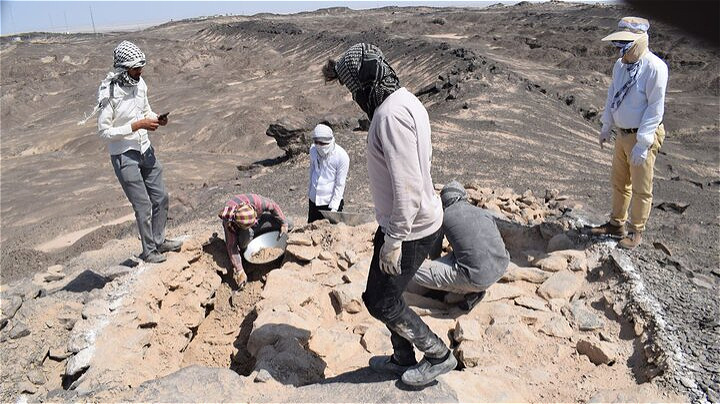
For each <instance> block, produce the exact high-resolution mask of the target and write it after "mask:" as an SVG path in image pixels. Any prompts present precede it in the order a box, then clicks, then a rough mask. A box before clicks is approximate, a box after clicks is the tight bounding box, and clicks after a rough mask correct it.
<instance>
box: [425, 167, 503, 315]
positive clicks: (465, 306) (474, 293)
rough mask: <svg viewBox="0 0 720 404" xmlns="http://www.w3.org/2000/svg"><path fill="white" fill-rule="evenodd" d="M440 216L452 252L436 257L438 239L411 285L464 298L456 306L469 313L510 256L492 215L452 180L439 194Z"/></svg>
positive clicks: (496, 279)
mask: <svg viewBox="0 0 720 404" xmlns="http://www.w3.org/2000/svg"><path fill="white" fill-rule="evenodd" d="M440 198H441V199H442V204H443V210H444V216H443V224H442V232H443V234H444V235H445V237H447V239H448V242H449V243H450V246H451V247H452V252H451V253H449V254H447V255H445V256H442V257H439V255H440V249H441V247H442V236H441V237H440V238H439V239H438V242H437V244H436V245H435V246H434V248H433V251H432V252H431V258H435V257H439V258H437V259H435V260H432V261H425V262H424V263H423V264H422V265H421V266H420V268H419V269H418V271H417V273H415V276H414V277H413V280H414V281H415V283H417V284H419V285H420V286H423V287H425V288H428V289H433V290H441V291H445V292H451V293H457V294H461V295H464V299H463V300H462V301H461V302H460V303H459V305H458V306H459V307H460V308H461V309H462V310H465V311H470V310H471V309H472V308H473V307H475V305H476V304H477V303H478V302H480V300H482V298H483V297H484V296H485V290H486V289H487V288H489V287H490V286H491V285H492V284H494V283H495V282H497V281H498V280H499V279H500V278H501V277H502V276H503V274H504V273H505V271H506V270H507V267H508V264H509V263H510V254H508V252H507V250H506V249H505V243H504V242H503V239H502V237H500V232H499V231H498V228H497V226H496V225H495V220H494V219H493V217H492V215H491V214H490V213H489V212H488V211H486V210H484V209H481V208H478V207H477V206H473V205H471V204H470V203H469V202H468V201H467V199H466V193H465V188H464V187H463V186H462V185H461V184H460V183H459V182H457V181H452V182H450V183H448V184H447V185H445V187H443V189H442V191H441V192H440Z"/></svg>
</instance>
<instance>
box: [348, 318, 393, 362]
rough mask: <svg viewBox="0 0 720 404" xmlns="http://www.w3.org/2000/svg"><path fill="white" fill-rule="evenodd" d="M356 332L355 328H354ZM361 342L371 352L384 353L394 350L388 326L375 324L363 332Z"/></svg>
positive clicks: (375, 353)
mask: <svg viewBox="0 0 720 404" xmlns="http://www.w3.org/2000/svg"><path fill="white" fill-rule="evenodd" d="M353 332H354V330H353ZM360 344H361V345H362V346H363V348H365V350H366V351H368V352H369V353H371V354H374V355H383V354H386V353H388V352H392V344H391V343H390V331H388V329H387V327H384V326H377V325H373V326H370V327H369V328H368V329H367V330H365V332H364V333H363V336H362V338H361V339H360Z"/></svg>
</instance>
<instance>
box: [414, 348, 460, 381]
mask: <svg viewBox="0 0 720 404" xmlns="http://www.w3.org/2000/svg"><path fill="white" fill-rule="evenodd" d="M457 364H458V362H457V359H455V355H453V353H452V351H450V352H449V354H448V357H447V359H445V360H444V361H442V362H440V363H438V364H436V365H433V364H432V363H430V362H429V361H428V360H427V358H423V360H421V361H420V363H418V364H417V365H416V366H413V367H411V368H410V369H408V370H406V371H405V373H403V375H402V378H401V380H402V381H403V383H405V384H407V385H409V386H425V385H427V384H429V383H431V382H432V381H433V380H435V379H437V377H438V376H440V375H442V374H445V373H447V372H449V371H451V370H454V369H455V368H456V367H457Z"/></svg>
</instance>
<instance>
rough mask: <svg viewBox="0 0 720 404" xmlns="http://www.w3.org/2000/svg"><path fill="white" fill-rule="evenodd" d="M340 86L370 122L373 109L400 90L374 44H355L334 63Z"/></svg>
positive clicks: (394, 77)
mask: <svg viewBox="0 0 720 404" xmlns="http://www.w3.org/2000/svg"><path fill="white" fill-rule="evenodd" d="M335 71H336V73H337V75H338V79H339V80H340V83H341V84H344V85H345V86H346V87H347V88H348V90H350V92H351V93H352V95H353V99H354V100H355V102H357V103H358V105H359V106H360V108H362V110H363V111H365V113H366V114H368V117H369V118H370V119H372V116H373V113H374V112H375V109H376V108H377V107H379V106H380V104H382V102H383V101H385V98H387V97H388V96H389V95H390V94H392V93H393V92H394V91H395V90H397V89H398V88H400V80H399V79H398V77H397V75H396V74H395V70H393V68H392V67H390V65H389V64H388V63H387V61H386V60H385V57H384V56H383V53H382V51H381V50H380V49H379V48H378V47H377V46H375V45H372V44H368V43H358V44H355V45H353V46H351V47H350V48H349V49H348V50H347V51H346V52H345V53H344V54H343V55H342V56H340V59H338V60H337V62H336V64H335Z"/></svg>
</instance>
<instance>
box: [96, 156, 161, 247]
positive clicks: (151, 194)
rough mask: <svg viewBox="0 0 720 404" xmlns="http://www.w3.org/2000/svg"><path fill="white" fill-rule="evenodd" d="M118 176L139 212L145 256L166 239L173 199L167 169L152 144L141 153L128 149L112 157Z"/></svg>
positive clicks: (136, 215)
mask: <svg viewBox="0 0 720 404" xmlns="http://www.w3.org/2000/svg"><path fill="white" fill-rule="evenodd" d="M110 161H111V162H112V165H113V168H114V169H115V176H117V179H118V181H120V185H121V186H122V189H123V191H125V195H126V196H127V198H128V200H130V204H132V207H133V210H134V211H135V220H136V221H137V226H138V231H139V232H140V240H141V242H142V249H143V252H142V253H143V255H142V256H143V257H146V256H147V255H148V254H150V253H151V252H153V251H157V248H158V247H159V246H160V244H162V243H163V242H164V241H165V224H166V223H167V214H168V205H169V198H168V194H167V192H166V191H165V183H164V182H163V177H162V172H163V168H162V165H161V164H160V161H158V160H157V159H156V158H155V150H154V149H153V148H152V146H151V147H150V148H149V149H147V150H146V151H145V153H140V152H139V151H137V150H128V151H126V152H125V153H122V154H116V155H112V156H110Z"/></svg>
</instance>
